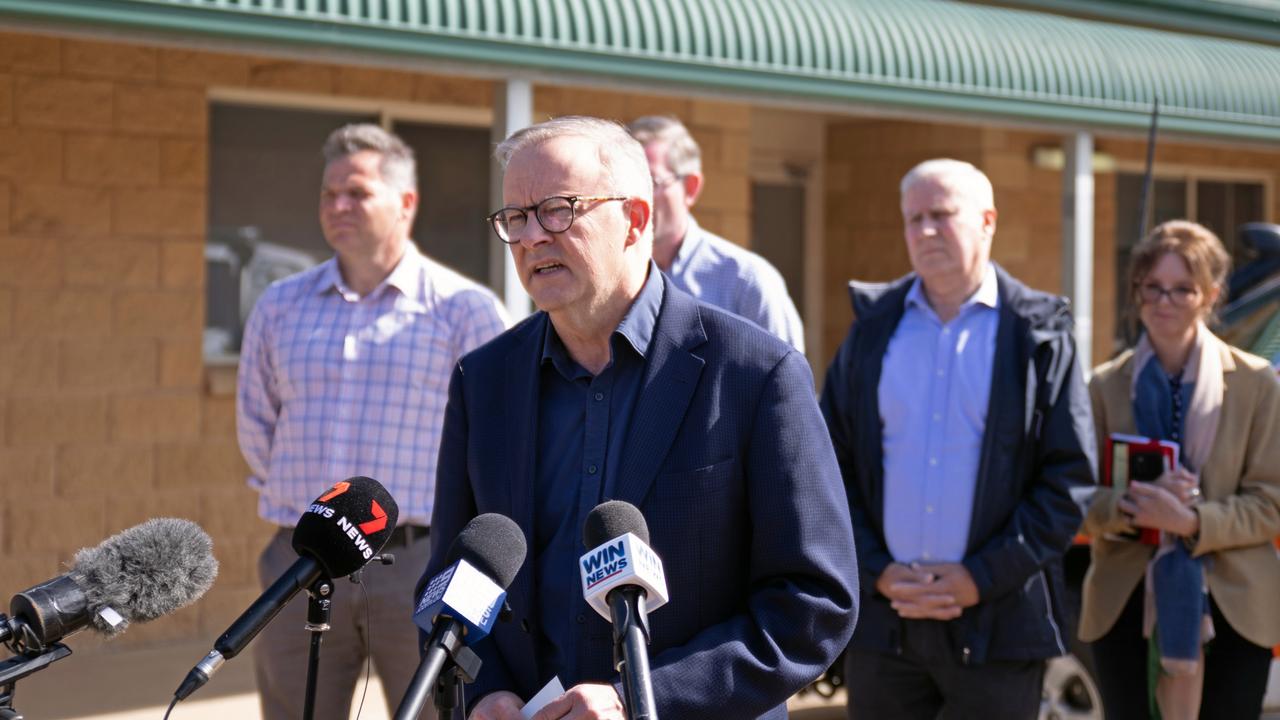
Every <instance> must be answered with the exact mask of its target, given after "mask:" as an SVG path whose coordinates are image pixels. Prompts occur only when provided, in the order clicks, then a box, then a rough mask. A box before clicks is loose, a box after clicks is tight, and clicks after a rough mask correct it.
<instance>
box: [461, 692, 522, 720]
mask: <svg viewBox="0 0 1280 720" xmlns="http://www.w3.org/2000/svg"><path fill="white" fill-rule="evenodd" d="M522 707H524V703H523V702H521V701H520V697H519V696H518V695H516V694H515V693H510V692H507V691H506V690H499V691H498V692H494V693H489V694H488V695H485V696H484V697H482V698H480V702H478V703H476V706H475V707H474V708H472V709H471V714H470V715H468V716H467V717H468V718H469V719H470V720H520V708H522Z"/></svg>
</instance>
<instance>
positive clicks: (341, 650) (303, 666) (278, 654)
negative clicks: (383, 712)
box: [252, 528, 436, 720]
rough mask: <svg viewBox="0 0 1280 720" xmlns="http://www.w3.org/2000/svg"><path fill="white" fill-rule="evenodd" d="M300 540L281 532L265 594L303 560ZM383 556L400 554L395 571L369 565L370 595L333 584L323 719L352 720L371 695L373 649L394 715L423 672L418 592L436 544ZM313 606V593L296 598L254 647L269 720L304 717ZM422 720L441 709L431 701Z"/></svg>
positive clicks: (263, 567)
mask: <svg viewBox="0 0 1280 720" xmlns="http://www.w3.org/2000/svg"><path fill="white" fill-rule="evenodd" d="M292 534H293V531H292V530H291V529H288V528H285V529H281V530H280V532H278V533H276V534H275V536H274V537H273V538H272V539H271V541H270V542H269V543H267V547H266V548H265V549H263V551H262V555H261V556H260V557H259V558H258V577H259V580H260V581H261V582H262V587H263V588H264V589H265V588H266V587H268V586H269V585H271V583H273V582H275V581H276V580H277V579H278V578H279V577H280V576H281V575H282V574H283V573H284V571H285V570H286V569H288V568H289V566H290V565H292V564H293V563H294V562H295V561H297V559H298V555H297V553H295V552H294V551H293V548H292V547H291V545H290V538H291V537H292ZM383 552H384V553H390V554H393V555H395V558H396V561H395V564H393V565H377V564H371V565H368V566H366V567H365V568H364V571H363V573H362V575H363V583H364V588H365V589H364V590H362V589H361V587H360V586H359V585H356V584H353V583H351V582H350V581H348V580H347V579H346V578H343V579H340V580H336V581H334V583H333V584H334V592H333V604H332V606H331V610H330V616H329V624H330V626H331V627H332V629H330V630H328V631H327V632H325V633H324V639H323V640H322V642H321V645H320V672H319V677H318V680H317V683H316V703H315V718H316V720H348V718H349V717H350V714H351V707H352V700H353V698H352V695H353V694H355V698H354V700H355V702H356V703H359V702H360V692H361V691H362V690H363V688H364V677H365V671H366V668H367V667H368V665H367V660H366V658H367V657H368V656H366V648H368V653H369V655H371V656H372V659H373V669H374V671H375V672H377V674H378V677H379V678H381V680H382V686H383V690H384V692H385V693H386V698H385V702H386V704H387V708H388V709H389V711H390V713H391V714H393V715H394V714H395V709H396V707H398V706H399V705H400V699H401V698H402V697H403V695H404V691H405V689H406V688H408V686H409V681H410V680H411V679H412V678H413V674H414V672H415V671H416V670H417V669H418V629H417V626H416V625H414V624H413V607H414V598H413V587H414V584H415V583H417V581H418V578H419V577H420V576H421V575H422V571H423V569H424V568H426V566H427V560H428V558H429V556H430V554H431V540H430V538H427V537H425V536H424V537H421V538H419V539H416V540H414V541H413V542H412V544H410V545H407V546H406V545H403V544H400V545H395V544H388V545H387V547H386V548H384V549H383ZM366 592H367V595H368V604H367V606H366V603H365V595H366ZM308 600H309V596H308V595H307V593H305V592H300V593H298V594H297V595H296V596H294V598H293V600H291V601H289V604H288V605H287V606H285V608H284V609H283V610H281V611H280V614H279V615H277V616H276V617H275V619H274V620H272V621H271V624H270V625H268V626H267V627H266V629H265V630H263V631H262V633H261V634H259V635H258V637H257V638H255V639H254V641H253V643H252V647H253V659H254V663H255V673H256V675H257V679H258V693H259V698H260V701H261V705H262V717H263V718H264V720H298V719H299V718H301V717H302V711H303V707H304V701H305V694H306V687H307V656H308V654H309V653H310V649H311V633H310V632H308V631H307V630H306V629H305V628H304V625H305V624H306V621H307V604H308ZM366 607H367V614H366ZM379 700H380V699H379V698H377V697H374V696H366V697H365V698H364V702H365V704H366V705H367V704H368V703H373V702H379ZM421 717H422V718H427V719H428V720H435V717H436V714H435V707H434V706H433V705H432V704H431V703H430V701H428V703H427V708H426V711H425V712H423V713H422V715H421Z"/></svg>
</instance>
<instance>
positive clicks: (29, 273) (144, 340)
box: [0, 33, 492, 652]
mask: <svg viewBox="0 0 1280 720" xmlns="http://www.w3.org/2000/svg"><path fill="white" fill-rule="evenodd" d="M211 87H218V88H258V89H272V90H279V91H285V92H297V93H311V94H321V95H343V96H346V97H354V96H361V97H369V98H379V99H386V100H396V101H410V102H415V101H416V102H423V103H433V104H441V105H455V106H456V105H460V106H471V107H483V106H487V105H488V104H489V103H490V102H491V95H492V86H491V84H490V83H488V82H483V81H477V80H474V79H471V80H457V79H449V78H442V77H435V76H430V75H426V74H418V73H404V72H393V71H382V70H374V69H368V68H352V67H338V66H331V65H325V64H318V63H300V62H288V61H283V60H279V59H267V58H254V57H242V56H234V55H222V54H215V53H207V52H189V51H184V50H174V49H166V48H158V47H149V46H144V45H130V44H122V43H105V42H90V41H85V40H80V39H69V38H58V37H53V36H42V35H31V34H21V33H0V579H2V580H3V583H4V587H3V588H0V592H2V593H4V595H3V597H8V596H9V594H12V593H13V592H17V591H19V590H21V589H23V588H25V587H28V586H29V585H31V584H34V583H36V582H39V581H42V580H45V579H48V578H50V577H53V576H55V575H57V574H59V572H60V571H61V570H63V569H65V567H66V565H67V564H69V563H70V561H71V559H72V556H73V555H74V553H75V551H76V550H77V549H79V548H81V547H84V546H91V545H96V544H97V543H99V542H100V541H101V540H102V539H103V538H105V537H107V536H108V535H110V534H112V533H115V532H118V531H119V530H122V529H124V528H127V527H130V526H133V525H135V524H137V523H139V522H142V521H143V520H145V519H148V518H151V517H156V516H162V515H172V516H180V517H187V518H190V519H192V520H194V521H196V522H198V523H199V524H200V525H201V526H202V527H203V528H205V530H206V531H208V532H209V534H210V535H211V536H212V537H213V540H214V553H215V555H216V556H217V558H218V560H219V562H220V563H221V572H220V575H219V578H218V580H217V583H216V584H215V586H214V588H213V590H211V591H210V593H209V594H208V595H206V596H205V598H204V599H202V600H201V601H200V602H199V603H197V604H196V605H194V606H192V607H190V608H187V609H184V610H182V611H180V612H178V613H176V614H175V615H174V616H171V617H168V618H164V619H161V620H159V621H157V622H155V623H151V624H149V625H140V626H137V627H135V628H132V629H130V630H129V632H128V633H127V634H125V635H124V636H123V637H121V638H120V639H118V640H114V641H112V642H111V643H110V644H109V645H101V647H99V645H100V643H99V641H97V639H96V637H95V636H93V635H92V634H91V633H89V634H84V635H81V636H77V638H76V639H75V641H74V644H75V647H76V649H77V651H78V652H79V651H86V650H87V651H89V652H96V651H99V650H101V651H108V652H115V651H118V650H120V649H127V648H130V647H137V646H144V645H153V644H156V643H163V642H168V641H171V640H176V639H194V638H208V639H210V640H212V639H213V638H215V637H216V636H217V634H218V633H220V632H221V631H222V630H223V629H225V627H226V625H227V624H228V623H229V622H230V621H231V620H233V619H234V618H235V617H236V616H237V615H238V614H239V612H240V611H241V610H243V609H244V607H246V606H247V605H248V603H249V602H250V601H251V600H252V599H253V598H254V597H256V596H257V595H258V593H259V588H258V584H257V579H256V556H257V552H258V550H259V549H260V547H261V546H262V544H263V542H264V541H265V538H266V537H267V535H268V534H269V532H270V529H269V528H268V527H267V526H266V525H265V524H263V523H262V522H261V521H260V520H258V518H257V505H256V495H255V494H254V493H253V492H252V491H251V490H249V489H248V488H247V487H246V486H245V484H244V479H245V476H246V474H247V469H246V468H245V466H244V463H243V461H242V459H241V457H240V453H239V450H238V448H237V445H236V440H235V427H234V399H233V397H232V396H231V395H230V394H229V393H228V392H227V391H226V388H227V387H228V384H227V383H226V372H227V371H225V370H224V371H222V375H221V377H220V379H219V382H216V383H214V385H216V386H218V387H220V388H221V389H220V390H214V391H211V390H210V382H209V380H210V379H209V377H208V376H207V371H206V368H205V367H204V364H203V359H202V356H201V336H202V328H203V322H204V235H205V226H206V218H205V214H206V203H207V197H206V195H207V188H206V182H207V152H208V149H207V148H208V120H207V118H208V91H209V88H211ZM232 386H233V385H232Z"/></svg>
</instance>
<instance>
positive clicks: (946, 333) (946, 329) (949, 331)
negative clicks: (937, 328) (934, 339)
mask: <svg viewBox="0 0 1280 720" xmlns="http://www.w3.org/2000/svg"><path fill="white" fill-rule="evenodd" d="M942 334H943V335H950V334H951V328H949V327H944V328H942Z"/></svg>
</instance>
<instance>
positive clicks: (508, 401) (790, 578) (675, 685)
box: [423, 277, 858, 720]
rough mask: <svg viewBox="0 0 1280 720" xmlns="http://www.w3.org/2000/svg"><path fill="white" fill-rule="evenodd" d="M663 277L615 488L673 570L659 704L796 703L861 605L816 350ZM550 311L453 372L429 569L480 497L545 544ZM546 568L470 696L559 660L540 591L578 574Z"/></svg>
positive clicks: (516, 609)
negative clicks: (541, 652) (811, 357)
mask: <svg viewBox="0 0 1280 720" xmlns="http://www.w3.org/2000/svg"><path fill="white" fill-rule="evenodd" d="M663 280H664V293H663V301H662V307H661V310H660V311H659V315H658V321H657V326H656V328H655V331H654V336H653V341H652V342H651V344H650V347H649V353H648V357H647V358H646V359H645V369H644V379H643V381H642V385H641V388H640V395H639V397H638V399H637V403H636V407H635V411H634V414H633V416H632V419H631V424H630V428H629V430H628V436H627V439H626V441H625V447H623V448H622V449H621V450H620V452H621V453H622V460H623V464H622V466H621V469H620V471H619V475H618V480H617V487H616V496H615V498H610V499H619V500H625V501H627V502H629V503H632V504H633V505H635V506H636V507H638V508H640V510H641V512H642V513H643V514H644V516H645V520H646V521H647V523H648V526H649V534H650V540H651V544H652V546H653V548H654V550H655V551H656V552H657V553H658V555H659V556H660V557H661V558H662V560H663V564H664V568H665V570H666V575H667V583H668V590H669V595H670V601H669V603H668V604H667V605H666V606H665V607H662V608H659V609H658V610H657V611H655V612H654V613H653V614H652V615H651V616H650V623H651V631H652V638H651V644H650V646H649V654H650V659H651V667H652V673H653V689H654V696H655V699H656V701H657V706H658V713H659V715H660V716H661V717H663V718H664V720H677V719H679V718H713V717H714V718H724V717H734V718H752V717H762V718H785V717H786V706H785V702H786V699H787V698H788V697H790V696H791V695H792V694H793V693H795V692H796V691H797V690H799V689H800V688H802V687H804V686H805V685H807V684H808V683H810V682H811V681H813V680H814V679H815V678H817V677H818V676H819V675H821V674H822V672H823V671H825V670H826V669H827V667H828V666H829V665H830V664H831V662H832V661H833V660H834V659H835V657H836V656H837V655H838V654H839V653H840V651H841V650H842V649H843V648H844V646H845V645H846V644H847V642H848V641H849V638H850V636H851V635H852V633H853V627H854V623H855V621H856V619H857V611H858V569H857V560H856V554H855V552H854V547H853V534H852V531H851V525H850V520H849V511H848V504H847V501H846V499H845V492H844V488H843V484H842V481H841V477H840V472H839V466H838V465H837V463H836V459H835V454H834V451H833V450H832V446H831V441H830V436H829V435H828V433H827V430H826V426H825V425H824V423H823V419H822V414H821V412H820V411H819V409H818V405H817V401H816V398H815V397H814V390H813V379H812V375H811V374H810V372H809V367H808V364H807V363H806V361H805V359H804V357H803V356H802V355H800V354H798V353H796V352H795V351H794V350H793V349H792V348H791V347H790V346H788V345H787V344H785V343H783V342H782V341H781V340H778V339H777V338H775V337H773V336H772V335H769V334H768V333H766V332H765V331H763V330H761V329H759V328H758V327H756V326H755V325H752V324H750V323H748V322H746V321H744V320H742V319H741V318H738V317H736V316H734V315H730V314H729V313H726V312H724V311H722V310H719V309H716V308H713V307H712V306H710V305H707V304H705V303H701V302H699V301H697V300H695V299H694V298H693V297H691V296H690V295H688V294H686V293H684V292H682V291H680V290H679V289H677V288H675V287H673V286H672V285H671V283H670V281H668V280H667V279H666V278H665V277H664V278H663ZM548 322H549V320H548V318H547V315H546V314H545V313H536V314H535V315H533V316H532V317H530V318H528V319H527V320H525V321H524V322H522V323H520V324H519V325H517V326H516V327H514V328H512V329H511V330H509V331H508V332H506V333H504V334H503V335H501V336H499V337H498V338H496V339H494V340H493V341H491V342H490V343H488V344H487V345H484V346H483V347H481V348H479V349H477V350H476V351H474V352H472V353H471V354H469V355H467V356H465V357H464V358H462V360H461V361H460V362H459V363H458V366H457V368H456V369H455V371H454V374H453V378H452V380H451V382H450V387H449V404H448V409H447V410H446V413H445V424H444V435H443V440H442V444H441V448H440V465H439V472H438V476H437V478H436V499H435V511H434V512H435V514H434V517H433V519H432V541H433V543H434V545H433V549H434V552H433V555H432V559H431V562H430V563H429V564H428V566H427V571H426V573H425V574H424V575H423V582H425V581H426V579H428V578H430V577H433V576H434V575H435V574H436V573H437V572H439V570H440V569H441V568H442V566H443V565H444V554H445V553H446V552H447V550H448V548H449V546H450V545H451V544H452V542H453V539H454V537H455V536H456V535H457V534H458V532H459V531H460V530H461V529H462V528H463V526H465V525H466V523H467V522H468V521H470V520H471V519H472V518H473V517H475V516H476V515H478V514H480V513H486V512H497V513H502V514H503V515H507V516H508V517H511V518H512V519H514V520H515V521H516V523H517V524H519V526H520V528H521V529H522V530H523V531H524V533H525V538H526V541H527V542H528V545H529V547H533V537H534V532H533V521H534V503H535V502H536V499H535V498H534V496H533V492H534V469H535V455H534V452H535V447H534V443H535V440H536V438H537V437H538V433H537V428H536V426H537V421H538V410H537V408H538V378H539V374H538V373H539V358H540V355H541V349H542V339H543V335H544V333H545V332H546V329H547V323H548ZM617 452H619V450H615V449H613V448H611V449H610V455H611V456H614V457H616V453H617ZM577 560H578V558H576V557H566V558H565V559H564V561H565V562H566V563H576V562H577ZM531 567H532V563H531V562H526V563H525V564H524V566H523V567H522V568H521V569H520V572H519V573H518V574H517V575H516V578H515V580H514V582H513V583H512V585H511V587H510V589H509V595H508V602H509V603H510V605H511V609H512V617H511V618H510V620H509V621H506V622H500V623H499V624H498V625H497V626H496V627H495V629H494V631H493V634H492V635H491V636H490V637H488V638H485V639H484V640H482V641H481V642H479V643H477V645H476V647H475V650H476V651H477V653H478V654H479V655H480V657H481V659H482V660H483V661H484V667H483V669H482V671H481V673H480V677H479V678H478V679H477V681H476V682H475V683H474V684H472V685H471V686H468V690H467V695H468V704H469V705H470V704H471V702H474V700H475V699H478V698H479V697H481V696H483V695H485V694H487V693H490V692H493V691H497V690H510V691H512V692H514V693H516V694H517V695H519V696H520V697H522V698H524V699H526V700H527V699H528V698H530V697H532V696H533V694H534V693H535V692H537V691H538V690H539V689H540V687H541V685H542V684H543V683H545V681H546V680H547V679H549V678H550V677H551V676H552V675H553V674H555V672H556V669H555V668H539V667H538V666H537V659H536V652H535V645H534V639H535V637H536V636H537V628H536V627H535V623H537V622H538V612H537V603H539V602H557V601H558V599H560V598H567V597H570V594H571V593H580V592H581V587H580V586H578V585H575V586H574V587H567V588H543V589H542V590H541V592H536V591H535V588H534V578H533V571H532V569H531ZM582 628H583V632H584V633H585V635H586V639H585V645H586V650H587V653H588V656H589V659H590V661H589V662H588V663H587V670H586V673H587V674H588V675H590V677H589V678H586V679H585V681H590V682H614V683H616V682H617V681H618V675H617V673H616V672H615V671H614V670H613V664H612V652H613V640H612V634H611V630H610V627H609V625H608V623H606V622H605V621H603V620H602V619H601V618H599V617H598V616H596V615H594V614H593V615H592V616H591V617H590V618H588V620H587V622H586V624H584V625H583V626H582ZM726 713H730V714H729V715H726Z"/></svg>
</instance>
